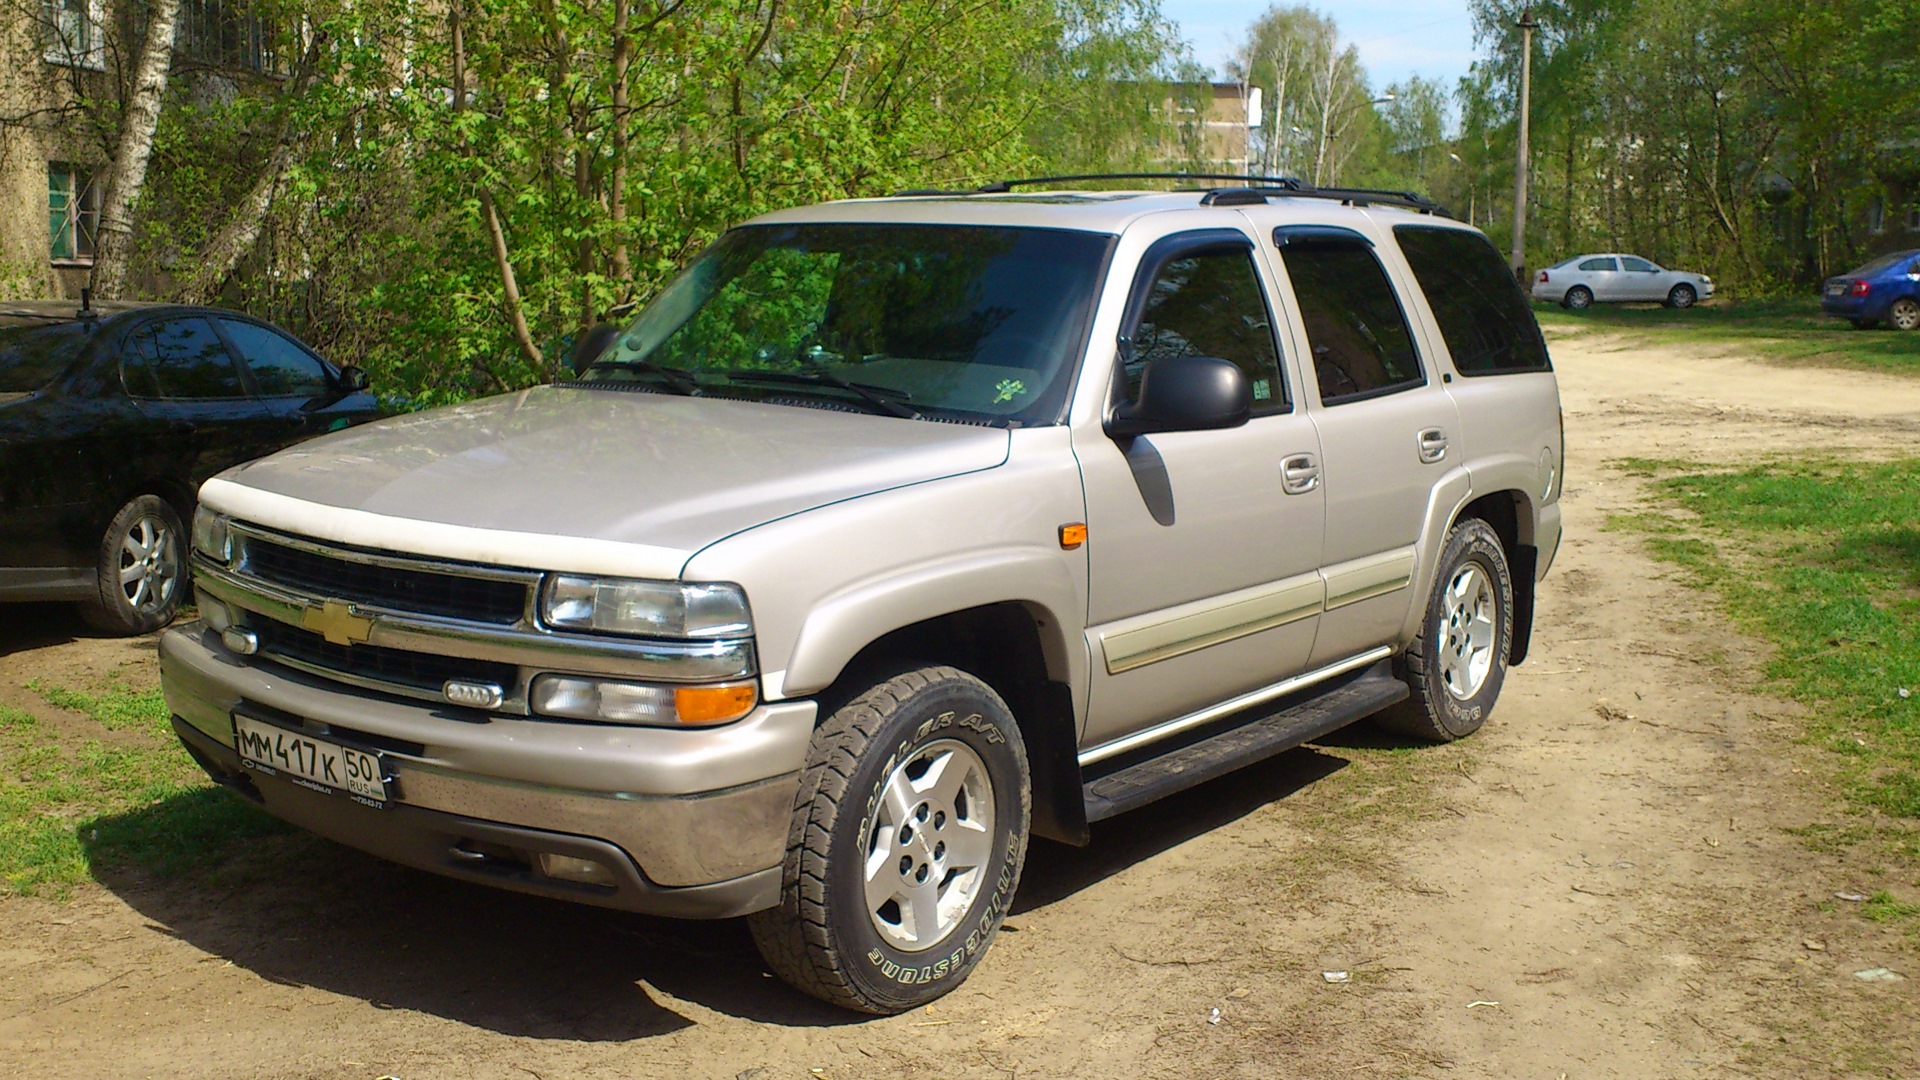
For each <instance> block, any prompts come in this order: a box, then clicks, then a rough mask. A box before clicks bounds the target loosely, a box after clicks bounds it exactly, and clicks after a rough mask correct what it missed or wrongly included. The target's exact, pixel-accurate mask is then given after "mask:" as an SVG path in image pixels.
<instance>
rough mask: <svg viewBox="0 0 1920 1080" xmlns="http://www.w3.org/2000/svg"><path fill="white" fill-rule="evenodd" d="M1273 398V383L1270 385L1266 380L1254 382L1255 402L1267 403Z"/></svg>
mask: <svg viewBox="0 0 1920 1080" xmlns="http://www.w3.org/2000/svg"><path fill="white" fill-rule="evenodd" d="M1272 396H1273V384H1272V383H1269V382H1268V381H1267V380H1265V379H1255V380H1254V381H1253V400H1255V401H1265V400H1267V399H1268V398H1270V397H1272Z"/></svg>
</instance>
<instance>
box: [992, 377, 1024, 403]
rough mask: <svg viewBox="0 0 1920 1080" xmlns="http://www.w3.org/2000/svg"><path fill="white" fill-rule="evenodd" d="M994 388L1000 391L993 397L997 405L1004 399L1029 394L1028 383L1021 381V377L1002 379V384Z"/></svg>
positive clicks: (1009, 399) (1008, 399)
mask: <svg viewBox="0 0 1920 1080" xmlns="http://www.w3.org/2000/svg"><path fill="white" fill-rule="evenodd" d="M994 389H995V390H997V391H999V393H998V394H995V395H994V398H993V403H994V404H995V405H998V404H1000V403H1001V402H1003V401H1012V400H1013V399H1014V398H1017V397H1025V396H1026V394H1027V384H1026V383H1024V382H1021V381H1020V380H1019V379H1001V380H1000V385H998V386H996V387H994Z"/></svg>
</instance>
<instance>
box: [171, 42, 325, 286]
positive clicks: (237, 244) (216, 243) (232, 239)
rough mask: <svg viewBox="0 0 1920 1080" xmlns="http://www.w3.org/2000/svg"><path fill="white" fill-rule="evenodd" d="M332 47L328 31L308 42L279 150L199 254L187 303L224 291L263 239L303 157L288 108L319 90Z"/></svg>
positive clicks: (288, 95) (287, 96)
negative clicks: (324, 56) (276, 201)
mask: <svg viewBox="0 0 1920 1080" xmlns="http://www.w3.org/2000/svg"><path fill="white" fill-rule="evenodd" d="M326 47H327V33H326V31H324V30H321V31H317V32H315V33H314V35H313V40H312V41H309V42H308V43H307V49H306V54H305V55H304V56H302V57H301V59H300V66H299V67H298V68H297V69H296V70H295V72H294V76H293V79H292V80H291V81H290V82H289V83H288V84H287V88H286V89H285V91H283V98H282V103H281V105H282V107H281V117H280V123H279V125H278V127H277V128H276V130H275V133H274V142H273V153H272V155H270V156H269V157H268V159H267V164H266V167H265V168H264V169H262V170H261V172H260V176H259V179H257V180H255V181H254V183H253V187H252V189H250V190H249V191H248V192H247V194H246V196H245V197H243V198H242V199H241V200H240V203H239V205H237V206H235V207H234V208H233V213H232V215H231V216H229V217H228V218H227V222H226V224H224V225H222V226H221V227H220V231H219V233H217V234H216V235H215V236H214V238H213V239H212V240H210V241H208V242H207V245H206V247H204V248H201V249H200V252H199V253H198V255H197V256H196V257H195V266H194V268H193V271H192V273H190V274H188V275H187V279H186V281H185V282H184V283H183V284H182V285H181V286H180V288H179V290H178V291H177V294H176V295H177V298H178V299H179V301H180V302H181V303H183V304H210V303H212V302H213V300H214V298H215V297H217V296H219V295H220V290H221V288H223V287H224V286H225V285H226V283H227V279H228V278H229V277H231V276H232V275H233V268H234V267H236V266H238V265H240V260H241V259H244V258H246V257H247V252H249V251H252V250H253V245H254V242H255V241H257V240H259V239H260V230H261V229H262V228H264V227H265V226H266V223H267V213H268V211H270V210H272V209H273V196H274V193H275V192H277V191H278V190H279V189H280V185H281V184H283V183H285V182H286V179H287V173H288V172H290V171H292V169H293V161H294V158H295V157H297V156H298V144H299V137H298V135H297V134H296V133H295V132H294V131H293V130H292V129H293V124H292V122H291V120H290V119H289V117H288V116H287V110H288V109H290V108H291V104H292V101H293V99H295V98H297V97H299V96H300V95H302V94H305V93H306V92H307V91H309V90H311V89H313V84H314V81H315V78H316V76H317V75H318V72H319V65H320V54H321V52H322V50H324V49H325V48H326Z"/></svg>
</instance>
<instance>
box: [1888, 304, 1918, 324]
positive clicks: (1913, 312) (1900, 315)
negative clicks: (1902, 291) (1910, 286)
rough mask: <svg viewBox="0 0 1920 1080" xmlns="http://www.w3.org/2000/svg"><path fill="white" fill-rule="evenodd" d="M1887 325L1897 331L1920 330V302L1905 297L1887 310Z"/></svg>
mask: <svg viewBox="0 0 1920 1080" xmlns="http://www.w3.org/2000/svg"><path fill="white" fill-rule="evenodd" d="M1887 325H1888V326H1891V327H1893V328H1894V329H1895V330H1920V300H1915V299H1913V298H1912V297H1910V296H1903V297H1901V298H1900V299H1898V300H1895V301H1894V302H1893V306H1892V307H1890V308H1888V309H1887Z"/></svg>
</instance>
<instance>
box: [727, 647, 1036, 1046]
mask: <svg viewBox="0 0 1920 1080" xmlns="http://www.w3.org/2000/svg"><path fill="white" fill-rule="evenodd" d="M1031 813H1032V795H1031V793H1030V784H1029V778H1028V772H1027V755H1026V746H1025V743H1024V742H1023V741H1022V740H1021V737H1020V729H1019V727H1018V726H1017V725H1016V724H1015V723H1014V719H1013V714H1012V713H1011V712H1009V711H1008V709H1007V706H1006V703H1005V702H1003V701H1001V700H1000V696H999V695H998V694H996V693H994V692H993V690H992V689H991V688H990V687H988V686H987V685H986V684H985V683H983V682H981V681H980V680H979V679H976V678H974V677H973V676H971V675H968V674H966V673H965V672H962V671H958V670H955V669H953V668H950V667H923V668H917V669H914V670H911V671H906V672H902V673H901V674H898V675H895V676H893V677H892V678H889V679H885V680H882V681H879V682H876V683H874V684H872V685H871V686H869V687H867V688H866V689H865V690H864V691H863V692H861V693H860V694H859V695H858V696H856V697H855V698H854V699H853V700H852V701H850V702H848V703H847V704H846V705H843V706H841V707H840V708H839V709H836V710H835V711H834V713H833V715H831V716H829V717H827V719H826V720H825V721H824V722H823V723H822V724H821V725H820V727H819V729H818V730H816V731H815V732H814V736H813V742H812V745H811V747H810V749H809V751H808V757H807V768H806V771H805V772H804V773H803V774H802V775H801V781H800V793H799V795H798V797H797V799H796V802H795V805H794V816H793V822H792V825H791V827H790V829H789V832H788V836H787V857H786V862H785V864H784V866H783V868H782V881H781V892H780V905H779V906H778V907H776V908H773V909H771V910H768V911H762V912H758V913H756V914H754V915H752V916H750V917H749V918H748V925H749V926H750V927H751V929H752V931H753V938H754V943H755V944H757V945H758V946H759V947H760V955H761V956H762V957H764V958H765V959H766V961H767V965H768V966H769V967H770V968H772V969H773V972H774V974H776V975H778V976H780V977H781V978H782V979H785V980H786V981H787V982H789V983H791V984H792V985H793V986H795V987H797V988H799V989H800V990H804V991H805V992H807V993H809V994H812V995H813V996H815V997H818V998H820V999H822V1000H824V1001H827V1002H831V1003H832V1004H835V1005H839V1006H842V1007H845V1008H848V1009H856V1010H858V1011H861V1012H869V1013H879V1014H883V1015H884V1014H889V1013H899V1012H905V1011H907V1010H908V1009H913V1008H917V1007H918V1006H921V1005H924V1004H926V1003H927V1002H929V1001H932V1000H934V999H935V998H937V997H940V996H941V995H942V994H945V993H947V992H948V991H950V990H952V989H954V988H955V987H957V986H959V985H960V983H961V982H963V981H964V980H965V979H966V977H967V975H968V974H969V973H970V972H971V971H972V970H973V968H974V965H976V964H978V963H979V962H980V958H981V956H983V955H984V954H985V953H986V950H987V946H988V945H989V944H990V943H991V942H992V940H993V937H994V934H995V932H997V931H998V930H999V928H1000V923H1001V920H1002V919H1004V918H1005V917H1006V914H1007V907H1008V905H1009V904H1010V903H1011V902H1012V900H1013V891H1014V888H1015V887H1016V886H1017V885H1018V884H1019V881H1020V868H1021V865H1022V863H1023V862H1024V861H1025V858H1026V851H1027V830H1028V821H1029V818H1030V816H1031Z"/></svg>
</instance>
